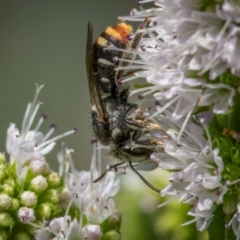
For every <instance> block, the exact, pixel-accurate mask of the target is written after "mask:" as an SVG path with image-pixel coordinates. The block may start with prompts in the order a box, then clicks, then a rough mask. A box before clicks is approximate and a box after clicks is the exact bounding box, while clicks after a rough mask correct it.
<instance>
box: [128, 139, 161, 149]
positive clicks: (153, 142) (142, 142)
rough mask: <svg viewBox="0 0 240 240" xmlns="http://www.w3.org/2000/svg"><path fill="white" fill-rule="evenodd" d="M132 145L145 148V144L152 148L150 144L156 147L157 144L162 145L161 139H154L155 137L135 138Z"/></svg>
mask: <svg viewBox="0 0 240 240" xmlns="http://www.w3.org/2000/svg"><path fill="white" fill-rule="evenodd" d="M134 145H135V146H134ZM134 145H133V147H132V148H135V147H140V146H143V147H146V148H147V146H150V147H151V148H152V146H154V147H156V146H157V145H163V141H162V140H160V139H156V138H149V139H146V140H137V141H135V143H134Z"/></svg>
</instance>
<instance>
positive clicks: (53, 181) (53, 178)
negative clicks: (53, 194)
mask: <svg viewBox="0 0 240 240" xmlns="http://www.w3.org/2000/svg"><path fill="white" fill-rule="evenodd" d="M47 181H48V185H49V186H50V187H57V186H59V184H60V177H59V176H58V174H57V173H55V172H52V173H50V174H49V175H48V176H47Z"/></svg>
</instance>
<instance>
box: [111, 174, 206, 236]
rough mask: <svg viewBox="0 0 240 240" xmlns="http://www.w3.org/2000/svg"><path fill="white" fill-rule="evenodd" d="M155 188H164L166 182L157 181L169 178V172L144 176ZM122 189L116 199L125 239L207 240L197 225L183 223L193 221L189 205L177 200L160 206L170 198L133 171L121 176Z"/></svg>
mask: <svg viewBox="0 0 240 240" xmlns="http://www.w3.org/2000/svg"><path fill="white" fill-rule="evenodd" d="M143 174H144V176H146V178H147V180H149V181H150V182H151V183H152V184H154V186H157V187H160V188H163V187H164V186H165V185H166V183H164V182H157V181H156V179H157V178H159V174H161V175H162V176H163V178H162V179H166V175H167V173H166V172H162V171H159V170H157V171H155V172H151V177H150V174H149V173H145V172H144V173H143ZM121 178H122V179H121V181H122V189H121V191H120V193H119V194H118V195H117V196H116V198H115V200H116V204H117V206H118V209H119V210H120V211H121V213H122V217H123V221H122V227H121V232H122V240H129V239H144V240H155V239H158V240H193V239H196V240H207V239H208V236H207V235H208V234H207V232H198V231H197V230H196V226H195V223H192V224H190V225H187V226H181V224H183V223H185V222H187V221H189V220H191V218H190V217H189V216H187V215H186V213H187V211H188V210H189V206H188V205H184V204H179V203H178V202H177V201H174V202H171V203H169V204H168V205H166V206H163V207H161V208H158V207H157V206H158V205H159V204H161V203H163V202H165V201H167V198H162V197H161V196H160V195H159V194H157V193H156V192H154V191H153V190H151V189H150V188H148V187H147V186H146V185H145V184H144V183H142V181H141V180H140V179H139V178H138V177H137V176H135V175H134V174H133V173H131V172H130V171H129V172H128V173H127V174H126V175H123V176H122V177H121Z"/></svg>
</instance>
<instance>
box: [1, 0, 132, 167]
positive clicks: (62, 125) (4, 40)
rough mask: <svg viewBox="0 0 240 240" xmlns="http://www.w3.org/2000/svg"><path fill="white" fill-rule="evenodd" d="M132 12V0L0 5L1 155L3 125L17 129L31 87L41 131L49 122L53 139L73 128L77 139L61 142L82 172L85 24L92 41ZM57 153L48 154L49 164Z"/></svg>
mask: <svg viewBox="0 0 240 240" xmlns="http://www.w3.org/2000/svg"><path fill="white" fill-rule="evenodd" d="M133 7H136V4H135V1H134V0H124V1H122V0H119V1H116V0H101V1H97V0H95V1H94V0H88V1H80V0H69V1H67V0H55V1H54V0H47V1H46V0H41V1H40V0H27V1H26V0H21V1H12V0H10V1H9V0H6V1H1V2H0V79H1V80H0V89H1V94H0V112H1V128H0V136H1V138H0V139H1V141H0V149H1V151H3V150H4V149H5V137H6V129H7V127H8V126H9V123H10V122H14V123H16V124H17V126H18V127H19V128H20V127H21V122H22V118H23V114H24V111H25V107H26V105H27V103H28V102H29V101H31V100H32V98H33V95H34V92H35V83H38V84H44V85H45V87H44V88H43V90H42V92H41V95H40V100H41V101H42V102H43V105H42V106H41V108H40V111H39V115H40V114H41V113H45V114H46V115H47V117H48V118H47V120H46V121H45V123H44V127H43V128H42V130H44V131H45V132H46V131H47V130H48V128H49V126H50V125H51V124H52V123H55V124H56V125H57V129H56V134H60V133H62V132H65V131H67V130H69V129H72V128H73V127H77V129H78V132H77V134H75V135H74V136H71V137H68V138H66V139H64V141H65V142H67V144H68V146H69V147H71V148H73V149H74V150H75V153H74V159H75V161H76V162H77V165H78V166H79V167H81V168H84V169H88V167H89V159H90V157H91V152H92V147H91V144H90V140H91V137H92V132H91V131H92V130H91V126H90V121H89V117H88V115H89V109H90V100H89V93H88V85H87V78H86V73H85V72H86V70H85V69H86V68H85V48H86V47H85V46H86V37H87V24H88V21H91V22H92V23H93V26H94V37H96V36H97V35H99V34H100V33H101V32H102V31H103V30H104V29H105V27H106V26H108V25H112V24H115V23H117V21H118V20H117V16H119V15H126V14H127V13H128V11H129V10H130V9H132V8H133ZM57 150H58V149H57V147H56V149H55V152H53V153H52V155H50V156H52V157H51V162H52V163H53V164H55V163H56V161H55V155H56V152H57Z"/></svg>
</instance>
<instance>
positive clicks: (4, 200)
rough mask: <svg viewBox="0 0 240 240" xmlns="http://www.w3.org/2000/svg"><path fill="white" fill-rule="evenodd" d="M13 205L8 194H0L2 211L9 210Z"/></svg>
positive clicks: (0, 208)
mask: <svg viewBox="0 0 240 240" xmlns="http://www.w3.org/2000/svg"><path fill="white" fill-rule="evenodd" d="M11 204H12V198H11V197H9V196H8V195H7V194H6V193H2V194H0V210H8V209H9V207H10V206H11Z"/></svg>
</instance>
